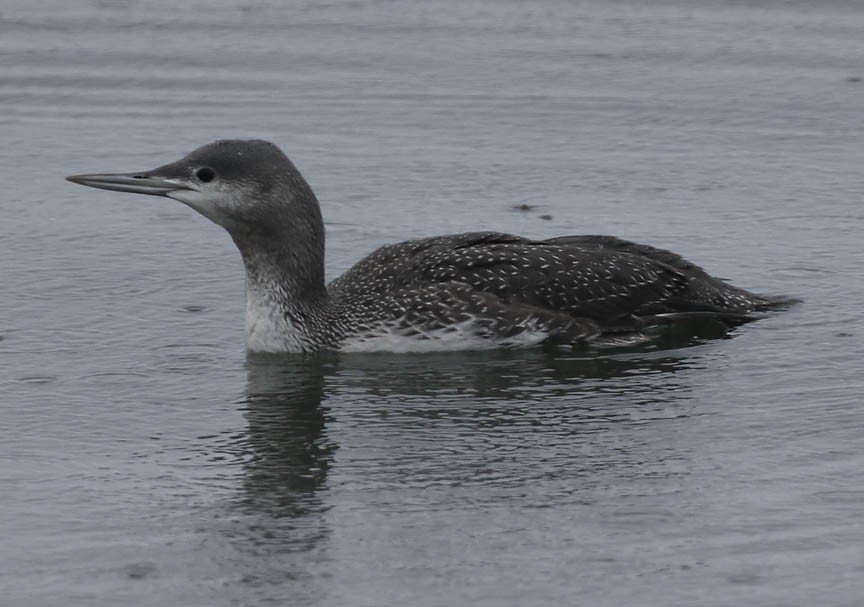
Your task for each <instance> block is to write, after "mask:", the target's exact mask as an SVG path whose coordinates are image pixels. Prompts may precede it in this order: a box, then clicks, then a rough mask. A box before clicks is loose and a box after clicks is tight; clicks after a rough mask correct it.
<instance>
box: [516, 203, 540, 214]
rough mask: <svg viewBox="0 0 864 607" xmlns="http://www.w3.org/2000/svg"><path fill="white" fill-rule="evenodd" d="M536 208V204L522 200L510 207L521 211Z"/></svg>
mask: <svg viewBox="0 0 864 607" xmlns="http://www.w3.org/2000/svg"><path fill="white" fill-rule="evenodd" d="M536 208H537V205H536V204H526V203H524V202H523V203H522V204H514V205H513V207H512V209H513V210H514V211H522V212H523V213H524V212H527V211H533V210H534V209H536Z"/></svg>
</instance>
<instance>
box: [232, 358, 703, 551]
mask: <svg viewBox="0 0 864 607" xmlns="http://www.w3.org/2000/svg"><path fill="white" fill-rule="evenodd" d="M694 352H695V351H694V350H693V349H677V350H656V349H654V350H652V349H642V350H632V351H630V352H621V351H618V352H616V353H614V354H607V355H603V356H599V355H596V354H595V355H591V356H588V355H585V354H578V355H577V354H575V353H570V352H561V351H544V350H540V349H534V350H524V351H498V352H456V353H448V354H428V355H412V356H405V355H391V354H368V355H347V356H346V355H343V356H339V355H335V354H330V355H323V356H306V357H304V356H295V355H250V356H249V358H248V371H249V378H248V395H247V400H246V405H247V412H246V416H247V419H248V424H249V431H248V436H247V437H245V438H244V443H245V446H246V448H247V449H248V450H249V451H250V453H248V454H247V457H246V458H245V459H246V461H247V464H246V472H245V477H244V500H243V504H244V507H245V508H246V509H247V511H253V512H256V513H258V514H263V515H266V516H267V517H268V518H271V519H273V520H278V519H283V518H288V519H294V521H293V522H292V524H291V525H290V532H289V534H288V535H287V536H286V537H283V538H281V540H282V541H285V542H288V543H290V544H291V545H292V549H294V550H304V549H308V548H310V547H311V546H312V545H314V544H316V543H318V542H320V541H321V540H322V538H323V537H324V536H326V531H325V525H324V523H323V522H322V519H323V515H324V512H325V511H326V505H325V504H326V502H325V498H324V497H323V496H322V492H324V491H326V489H327V486H328V473H330V471H331V467H332V465H333V460H334V453H335V451H336V449H337V444H336V443H337V442H339V443H340V444H339V448H340V449H342V448H343V447H349V448H350V449H351V450H352V451H351V453H348V454H345V457H342V458H340V470H342V471H352V470H356V469H357V468H358V467H363V466H366V467H369V468H370V470H367V471H364V473H363V478H364V479H368V478H370V476H374V477H379V478H382V477H386V476H388V475H390V478H389V479H387V482H404V481H410V482H412V483H422V482H424V478H426V477H425V476H424V475H425V474H427V473H429V472H430V471H432V470H434V469H436V468H437V466H436V463H440V464H441V465H442V468H441V470H437V471H436V472H435V474H433V476H434V477H435V478H434V479H432V478H431V477H430V478H429V479H428V480H430V482H431V481H433V480H434V482H440V481H441V480H442V477H441V475H442V474H443V475H444V476H447V477H449V478H450V480H453V481H454V482H456V480H458V482H461V483H469V484H476V483H478V482H482V479H483V478H486V479H487V480H489V477H488V475H480V476H477V477H474V476H472V475H473V474H474V473H475V472H476V470H472V467H471V466H468V467H465V466H463V465H462V464H465V463H466V462H471V461H473V460H478V459H479V460H484V457H483V454H486V455H489V454H493V455H494V453H493V452H496V451H501V452H506V451H508V450H509V451H514V450H521V451H522V452H524V453H525V454H526V458H527V459H529V460H530V459H531V458H536V459H537V460H538V462H539V461H545V462H546V463H545V466H546V467H547V469H546V470H545V471H543V473H544V474H551V473H555V472H556V471H555V470H554V467H555V466H558V465H562V466H563V465H569V466H572V465H573V462H572V461H570V457H571V456H572V451H573V449H575V448H582V447H586V445H585V444H584V443H580V441H581V440H582V439H580V438H579V437H580V436H584V435H587V434H597V433H603V432H606V431H608V430H610V428H612V427H613V426H614V425H615V424H618V423H621V422H629V424H630V425H631V426H632V425H639V424H644V423H646V421H649V420H651V419H668V418H670V417H682V416H686V415H687V412H686V410H685V409H683V408H682V403H684V402H686V401H687V400H688V398H689V396H688V395H689V391H690V387H689V385H688V381H687V379H686V378H679V377H677V376H678V374H679V372H680V371H682V370H687V369H690V368H692V367H694V366H697V365H698V364H699V363H698V360H699V359H698V357H694V356H693V353H694ZM688 354H689V357H688V356H687V355H688ZM325 387H326V391H327V395H328V398H327V402H326V405H325V404H323V402H322V401H323V400H324V395H325ZM328 425H329V429H328ZM620 433H621V430H617V431H615V432H613V433H612V439H611V443H616V444H617V443H618V442H620V440H621V436H620ZM642 439H644V436H643V437H641V438H640V436H638V435H637V436H634V437H631V438H628V440H634V441H636V442H637V443H639V442H641V440H642ZM594 442H595V443H596V442H597V441H596V440H595V441H594ZM601 442H602V441H601ZM611 443H610V444H611ZM615 449H616V453H617V456H618V457H621V456H624V455H625V454H627V453H629V452H631V449H629V447H628V446H627V445H620V444H619V445H618V446H616V447H615ZM544 450H545V453H544V452H543V451H544ZM636 451H637V452H638V449H637V450H636ZM460 454H461V456H460ZM478 454H479V458H478ZM644 455H645V454H644V453H639V454H637V455H636V456H635V457H644ZM559 456H560V457H559ZM428 458H432V460H431V461H432V462H433V463H430V462H429V461H421V460H427V459H428ZM451 458H452V459H453V461H451V462H448V461H447V460H448V459H451ZM375 461H377V462H378V463H379V464H380V465H378V466H372V465H371V464H372V463H374V462H375ZM412 462H415V463H421V464H422V465H420V466H419V467H417V468H412ZM581 463H584V464H587V465H592V462H591V461H590V458H589V460H588V461H585V462H581ZM581 463H580V465H581ZM607 463H608V462H607ZM515 473H518V467H517V469H514V470H511V474H515ZM456 476H461V478H458V479H454V477H456ZM397 477H398V478H397ZM512 480H516V481H518V479H512ZM361 482H362V481H361ZM298 521H300V522H302V524H298ZM298 529H305V530H307V531H308V533H306V534H299V533H298ZM274 534H275V530H274V529H271V530H270V532H269V533H268V537H269V538H270V539H273V538H274V537H275V536H274ZM267 541H268V542H269V541H270V540H267ZM283 547H284V546H283Z"/></svg>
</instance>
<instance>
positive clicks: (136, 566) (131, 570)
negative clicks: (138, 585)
mask: <svg viewBox="0 0 864 607" xmlns="http://www.w3.org/2000/svg"><path fill="white" fill-rule="evenodd" d="M155 572H156V563H132V564H131V565H127V566H126V576H127V577H128V578H129V579H130V580H143V579H144V578H145V577H149V576H150V575H152V574H153V573H155Z"/></svg>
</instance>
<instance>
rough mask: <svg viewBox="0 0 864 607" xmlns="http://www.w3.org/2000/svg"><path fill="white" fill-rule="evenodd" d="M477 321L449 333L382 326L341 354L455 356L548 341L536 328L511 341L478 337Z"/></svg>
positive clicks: (345, 346)
mask: <svg viewBox="0 0 864 607" xmlns="http://www.w3.org/2000/svg"><path fill="white" fill-rule="evenodd" d="M474 320H475V319H468V320H465V321H462V322H460V323H457V324H454V325H452V326H450V327H448V328H446V329H434V330H431V331H424V332H422V335H406V334H405V333H406V332H412V331H409V330H407V329H406V325H405V324H404V323H403V322H400V321H396V322H391V323H382V324H381V325H379V326H378V327H377V328H375V329H374V330H372V331H370V332H369V334H367V335H362V336H354V337H351V338H349V339H347V340H345V341H344V342H343V343H342V346H341V347H340V348H339V350H341V351H342V352H397V353H400V352H455V351H458V350H491V349H495V348H527V347H529V346H533V345H536V344H538V343H540V342H541V341H543V340H544V339H546V337H547V336H548V333H547V332H546V331H544V330H542V329H540V328H538V327H535V326H526V327H525V330H524V331H522V332H521V333H518V334H516V335H514V336H512V337H508V338H494V337H488V336H483V335H479V334H478V333H477V329H478V327H477V326H476V325H475V324H474Z"/></svg>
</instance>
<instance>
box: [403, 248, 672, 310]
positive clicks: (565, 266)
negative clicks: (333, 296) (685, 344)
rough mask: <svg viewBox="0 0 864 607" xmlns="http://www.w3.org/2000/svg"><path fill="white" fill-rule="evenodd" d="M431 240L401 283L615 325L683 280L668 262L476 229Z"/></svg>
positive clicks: (658, 298) (664, 294)
mask: <svg viewBox="0 0 864 607" xmlns="http://www.w3.org/2000/svg"><path fill="white" fill-rule="evenodd" d="M447 238H448V240H442V241H439V242H435V243H431V246H427V247H425V248H423V250H422V251H419V252H418V253H417V254H416V255H415V256H414V257H413V263H412V264H411V266H412V267H411V269H410V271H408V272H405V273H404V275H403V276H402V277H401V282H402V284H405V285H407V284H416V283H419V282H425V283H441V282H460V283H464V284H467V285H470V286H471V287H472V288H473V289H476V290H478V291H482V292H487V293H492V294H494V295H495V296H496V297H498V298H499V299H500V300H502V301H505V302H508V303H513V304H527V305H530V306H536V307H538V308H543V309H548V310H556V311H560V312H566V313H568V314H570V315H573V316H576V317H587V318H592V319H595V320H597V321H600V322H613V321H615V320H616V319H620V318H623V317H626V316H629V315H630V314H633V313H635V312H636V311H637V310H638V309H639V308H640V307H641V306H643V305H645V304H646V303H648V302H659V301H663V300H666V299H668V298H669V297H670V296H672V295H673V294H674V293H676V292H678V291H680V290H682V289H683V288H684V287H685V285H686V279H685V278H684V277H683V276H682V275H681V274H680V273H679V272H678V271H676V270H675V269H674V268H672V267H670V266H669V265H667V264H665V263H663V262H661V261H658V260H655V259H652V258H650V257H645V256H642V255H634V254H631V253H627V252H624V251H616V250H610V249H603V248H598V247H585V246H579V245H578V244H575V243H574V244H570V243H564V242H562V243H558V242H547V241H533V240H528V239H525V238H519V237H517V236H512V235H509V234H498V233H490V232H479V233H478V232H475V233H467V234H458V235H454V236H451V237H447Z"/></svg>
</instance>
